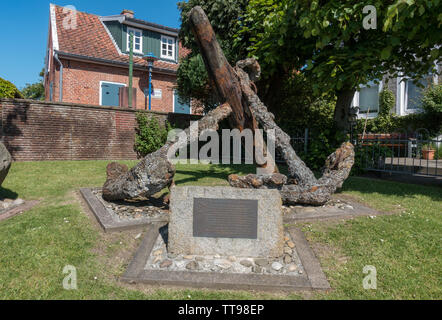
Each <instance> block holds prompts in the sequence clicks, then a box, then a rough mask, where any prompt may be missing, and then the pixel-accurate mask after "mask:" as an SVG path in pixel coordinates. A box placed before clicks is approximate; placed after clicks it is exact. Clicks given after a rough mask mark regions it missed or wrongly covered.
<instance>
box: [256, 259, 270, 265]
mask: <svg viewBox="0 0 442 320" xmlns="http://www.w3.org/2000/svg"><path fill="white" fill-rule="evenodd" d="M255 264H256V265H258V266H260V267H266V266H268V265H269V260H267V259H264V258H257V259H255Z"/></svg>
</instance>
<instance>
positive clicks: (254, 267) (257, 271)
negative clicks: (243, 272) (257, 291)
mask: <svg viewBox="0 0 442 320" xmlns="http://www.w3.org/2000/svg"><path fill="white" fill-rule="evenodd" d="M252 271H253V272H254V273H262V272H263V271H264V269H263V268H262V267H260V266H256V265H255V266H253V268H252Z"/></svg>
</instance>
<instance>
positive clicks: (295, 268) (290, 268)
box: [287, 264, 298, 272]
mask: <svg viewBox="0 0 442 320" xmlns="http://www.w3.org/2000/svg"><path fill="white" fill-rule="evenodd" d="M296 270H298V266H297V265H296V264H291V265H289V266H288V268H287V271H288V272H295V271H296Z"/></svg>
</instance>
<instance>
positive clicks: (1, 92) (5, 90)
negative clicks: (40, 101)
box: [0, 78, 23, 98]
mask: <svg viewBox="0 0 442 320" xmlns="http://www.w3.org/2000/svg"><path fill="white" fill-rule="evenodd" d="M0 98H23V96H22V95H21V93H20V91H19V90H18V89H17V88H16V86H14V85H13V84H12V83H11V82H9V81H7V80H4V79H2V78H0Z"/></svg>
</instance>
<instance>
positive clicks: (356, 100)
mask: <svg viewBox="0 0 442 320" xmlns="http://www.w3.org/2000/svg"><path fill="white" fill-rule="evenodd" d="M375 85H377V86H378V99H379V95H380V93H381V91H382V88H383V87H384V82H383V81H379V84H376V83H375ZM364 87H368V86H367V85H360V86H359V89H362V88H364ZM351 106H352V107H359V91H356V92H355V95H354V97H353V101H352V102H351ZM378 114H379V109H378V111H377V112H370V113H368V119H374V118H376V117H377V116H378ZM366 117H367V113H365V112H364V113H358V119H365V118H366Z"/></svg>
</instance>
